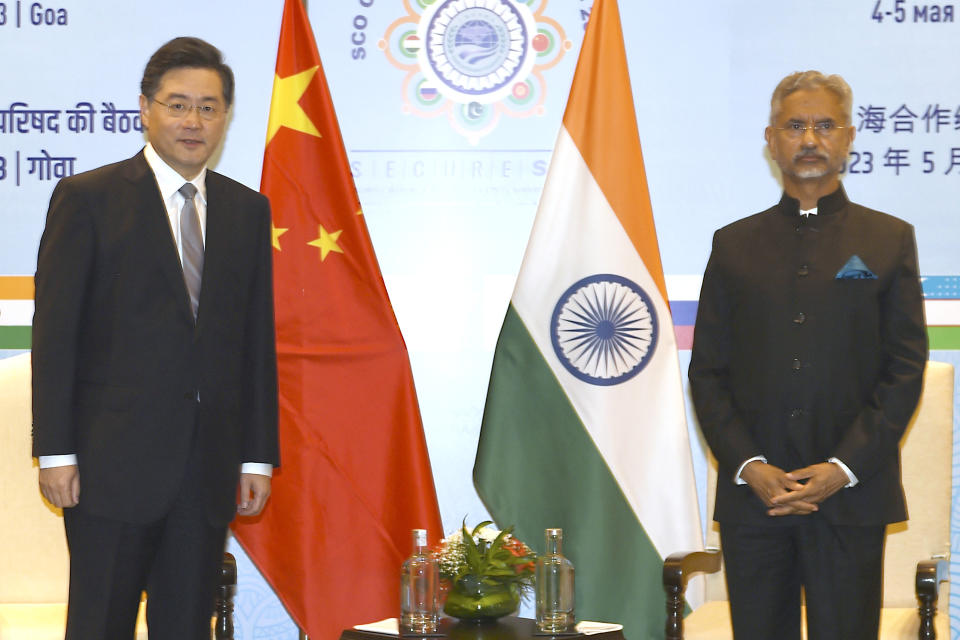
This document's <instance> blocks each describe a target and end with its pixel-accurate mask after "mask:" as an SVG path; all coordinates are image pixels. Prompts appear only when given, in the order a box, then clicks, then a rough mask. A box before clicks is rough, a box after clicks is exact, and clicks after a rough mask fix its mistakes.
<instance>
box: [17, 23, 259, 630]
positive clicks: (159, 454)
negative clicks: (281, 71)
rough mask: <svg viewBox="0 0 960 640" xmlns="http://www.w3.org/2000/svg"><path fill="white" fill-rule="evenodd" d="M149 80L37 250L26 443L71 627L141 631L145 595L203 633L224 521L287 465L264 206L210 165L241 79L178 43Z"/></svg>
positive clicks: (162, 618)
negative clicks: (111, 158)
mask: <svg viewBox="0 0 960 640" xmlns="http://www.w3.org/2000/svg"><path fill="white" fill-rule="evenodd" d="M141 91H142V95H141V96H140V115H141V118H142V122H143V126H144V128H145V129H146V131H147V138H148V141H149V142H148V144H147V145H146V147H145V148H144V149H143V150H142V151H141V152H140V153H138V154H137V155H136V156H134V157H133V158H131V159H129V160H124V161H122V162H118V163H115V164H111V165H107V166H104V167H101V168H99V169H95V170H93V171H89V172H86V173H83V174H79V175H76V176H73V177H70V178H66V179H64V180H62V181H61V182H60V183H59V184H58V185H57V187H56V188H55V189H54V192H53V196H52V197H51V200H50V207H49V210H48V213H47V223H46V228H45V229H44V232H43V237H42V238H41V241H40V250H39V256H38V259H37V274H36V307H35V315H34V321H33V411H34V425H33V440H34V444H33V453H34V455H35V456H38V457H39V462H40V467H41V469H40V489H41V491H42V492H43V495H44V496H45V497H46V498H47V499H48V500H49V501H50V502H51V503H53V504H54V505H56V506H58V507H63V513H64V525H65V528H66V534H67V543H68V546H69V548H70V597H69V610H68V616H67V618H68V620H67V633H66V637H67V639H68V640H71V639H77V640H81V639H82V640H113V639H115V638H127V639H129V638H131V637H132V636H133V633H134V627H135V619H136V615H137V609H138V606H139V601H140V597H141V592H142V591H143V590H146V592H147V595H148V605H147V624H148V627H149V632H150V637H151V638H157V639H160V640H164V639H170V640H174V639H176V640H183V639H194V638H195V639H197V640H199V639H200V638H204V639H208V638H209V637H210V616H211V612H212V608H213V596H214V592H215V586H216V581H217V576H218V567H219V564H220V559H221V557H222V556H221V554H222V551H223V547H224V541H225V535H226V527H227V524H228V523H229V522H230V520H231V519H232V517H233V515H234V514H235V513H236V512H239V513H240V514H241V515H256V514H257V513H259V512H260V510H261V509H262V508H263V506H264V503H265V502H266V500H267V497H268V496H269V493H270V475H271V472H272V469H273V466H274V465H276V464H278V445H277V390H276V355H275V336H274V324H273V295H272V273H271V254H270V251H271V249H270V209H269V204H268V202H267V199H266V198H265V197H263V196H262V195H260V194H258V193H256V192H254V191H252V190H250V189H248V188H246V187H244V186H243V185H241V184H239V183H237V182H234V181H233V180H230V179H229V178H226V177H224V176H221V175H219V174H216V173H214V172H212V171H209V170H208V169H207V168H206V164H207V161H208V160H209V158H210V156H211V154H213V152H214V150H215V149H216V148H217V147H218V146H219V144H220V142H221V140H222V138H223V133H224V130H225V128H226V116H227V111H228V110H229V108H230V105H231V102H232V99H233V73H232V71H231V70H230V68H229V67H228V66H227V65H225V64H224V63H223V60H222V57H221V54H220V51H219V50H217V49H216V48H215V47H213V46H211V45H210V44H208V43H206V42H204V41H202V40H199V39H196V38H177V39H175V40H172V41H170V42H168V43H167V44H165V45H164V46H163V47H161V48H160V49H159V50H158V51H157V52H156V53H155V54H154V55H153V56H152V57H151V59H150V61H149V62H148V63H147V66H146V69H145V70H144V74H143V80H142V83H141ZM241 465H242V468H241ZM238 487H239V502H240V504H239V506H238V505H237V495H238V493H237V491H238Z"/></svg>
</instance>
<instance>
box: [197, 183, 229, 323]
mask: <svg viewBox="0 0 960 640" xmlns="http://www.w3.org/2000/svg"><path fill="white" fill-rule="evenodd" d="M206 182H207V234H206V241H205V243H204V249H203V283H202V284H201V285H200V306H199V310H200V311H199V315H198V317H197V328H198V329H202V328H203V324H204V316H205V314H204V309H205V308H206V307H208V306H209V305H210V304H211V303H209V302H207V301H209V300H215V299H216V295H215V294H216V288H217V287H218V286H223V284H224V281H225V276H224V275H223V269H224V267H225V266H226V264H227V260H228V259H229V250H228V246H229V244H230V243H229V235H230V233H231V227H230V224H229V220H228V218H229V212H230V210H231V196H230V190H229V189H227V188H226V185H225V183H224V182H223V179H222V177H221V176H220V175H218V174H216V173H214V172H213V171H210V170H209V169H208V170H207V180H206ZM206 315H208V316H209V315H210V309H207V312H206Z"/></svg>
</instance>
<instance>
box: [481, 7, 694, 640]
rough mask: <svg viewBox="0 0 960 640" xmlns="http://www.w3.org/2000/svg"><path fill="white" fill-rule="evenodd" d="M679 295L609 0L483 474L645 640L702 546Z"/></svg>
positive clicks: (499, 383) (513, 332) (495, 381)
mask: <svg viewBox="0 0 960 640" xmlns="http://www.w3.org/2000/svg"><path fill="white" fill-rule="evenodd" d="M666 300H667V294H666V285H665V283H664V277H663V269H662V266H661V263H660V255H659V248H658V246H657V239H656V232H655V229H654V224H653V215H652V212H651V208H650V196H649V192H648V190H647V182H646V175H645V172H644V166H643V155H642V153H641V149H640V141H639V136H638V132H637V124H636V118H635V115H634V108H633V97H632V95H631V89H630V78H629V75H628V72H627V64H626V55H625V52H624V46H623V35H622V33H621V28H620V16H619V13H618V9H617V4H616V1H615V0H596V2H594V5H593V11H592V15H591V17H590V23H589V25H588V28H587V32H586V36H585V39H584V43H583V49H582V50H581V53H580V60H579V62H578V64H577V70H576V74H575V76H574V80H573V86H572V88H571V91H570V98H569V101H568V103H567V110H566V112H565V114H564V118H563V127H562V129H561V130H560V135H559V137H558V139H557V144H556V147H555V150H554V154H553V160H552V162H551V165H550V170H549V173H548V175H547V180H546V185H545V187H544V192H543V195H542V197H541V201H540V206H539V210H538V212H537V216H536V220H535V222H534V226H533V231H532V233H531V237H530V241H529V244H528V246H527V252H526V255H525V257H524V260H523V265H522V267H521V270H520V275H519V276H518V280H517V285H516V289H515V290H514V293H513V297H512V300H511V304H510V307H509V309H508V310H507V315H506V319H505V320H504V324H503V329H502V330H501V333H500V339H499V342H498V344H497V349H496V354H495V357H494V364H493V371H492V374H491V378H490V387H489V389H488V392H487V403H486V408H485V410H484V416H483V425H482V429H481V435H480V442H479V447H478V451H477V460H476V465H475V467H474V480H475V482H476V486H477V491H478V492H479V494H480V496H481V498H482V499H483V501H484V503H485V504H486V506H487V508H488V509H489V510H490V513H491V515H493V517H494V519H495V520H496V521H497V523H498V524H499V525H500V526H507V525H511V524H515V525H516V530H515V534H516V535H517V536H519V537H520V538H521V539H523V540H524V541H526V542H528V543H531V544H532V545H533V546H534V547H535V548H541V549H542V544H543V543H542V540H543V530H544V529H545V528H547V527H561V528H562V529H563V533H564V535H563V537H564V554H565V555H566V556H567V557H568V558H570V559H571V561H572V562H573V563H574V565H575V567H576V615H577V619H589V620H602V621H609V622H621V623H623V625H624V632H625V635H626V636H627V637H628V638H630V640H639V639H640V638H662V637H663V632H664V621H665V608H664V593H663V588H662V586H661V572H662V564H663V558H664V557H665V556H666V555H668V554H670V553H672V552H674V551H679V550H695V549H700V548H702V546H703V543H702V535H701V528H700V517H699V510H698V508H697V497H696V489H695V485H694V474H693V465H692V461H691V453H690V445H689V440H688V436H687V426H686V416H685V411H684V401H683V391H682V383H681V375H680V366H679V361H678V359H677V344H676V338H675V335H674V330H673V323H672V320H671V316H670V309H669V307H668V305H667V302H666ZM688 595H689V596H692V598H690V599H691V600H692V601H694V602H696V601H697V600H698V598H697V594H695V593H691V594H688Z"/></svg>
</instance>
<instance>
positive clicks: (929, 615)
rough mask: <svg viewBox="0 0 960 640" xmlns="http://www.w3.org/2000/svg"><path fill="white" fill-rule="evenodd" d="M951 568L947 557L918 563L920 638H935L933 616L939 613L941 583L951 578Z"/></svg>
mask: <svg viewBox="0 0 960 640" xmlns="http://www.w3.org/2000/svg"><path fill="white" fill-rule="evenodd" d="M949 579H950V576H949V568H948V567H947V561H946V560H945V559H942V558H940V559H933V560H921V561H920V562H918V563H917V601H918V602H919V603H920V606H919V608H918V613H919V614H920V632H919V635H918V637H919V638H920V640H934V638H936V637H937V632H936V631H935V630H934V628H933V617H934V615H936V613H937V599H938V597H939V592H940V583H941V582H943V581H945V580H949Z"/></svg>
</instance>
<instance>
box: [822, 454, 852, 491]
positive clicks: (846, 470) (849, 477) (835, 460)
mask: <svg viewBox="0 0 960 640" xmlns="http://www.w3.org/2000/svg"><path fill="white" fill-rule="evenodd" d="M827 462H832V463H833V464H835V465H837V466H838V467H840V468H841V469H843V472H844V473H845V474H847V480H849V481H850V482H848V483H847V484H845V485H844V486H843V488H844V489H849V488H850V487H855V486H857V484H859V483H860V480H858V479H857V476H856V474H854V473H853V471H850V467H848V466H847V465H845V464H843V463H842V462H840V458H830V459H829V460H827Z"/></svg>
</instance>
